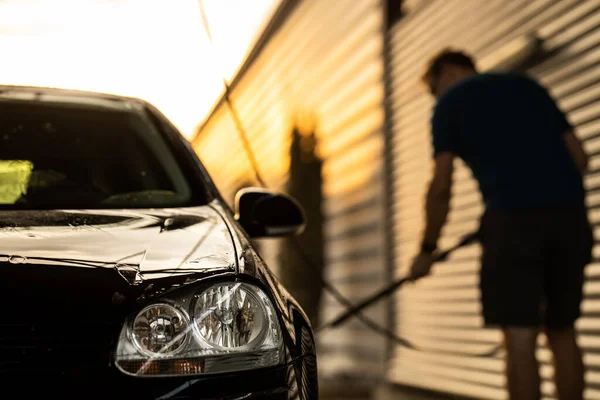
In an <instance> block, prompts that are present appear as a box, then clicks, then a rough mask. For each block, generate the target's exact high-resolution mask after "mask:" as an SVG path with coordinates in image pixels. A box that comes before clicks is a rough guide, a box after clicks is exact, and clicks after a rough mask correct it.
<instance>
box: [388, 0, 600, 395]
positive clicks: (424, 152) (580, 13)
mask: <svg viewBox="0 0 600 400" xmlns="http://www.w3.org/2000/svg"><path fill="white" fill-rule="evenodd" d="M411 3H417V2H414V1H413V2H411ZM411 5H412V6H413V7H412V9H411V12H410V14H409V15H407V16H406V17H405V18H404V19H403V20H401V21H400V22H399V23H398V24H397V25H396V26H395V27H394V28H393V29H392V31H391V32H389V35H390V37H389V41H390V42H391V47H392V49H391V52H392V55H391V64H392V75H393V79H392V81H393V88H392V92H393V95H392V99H391V100H392V108H393V125H394V128H393V132H394V139H393V149H392V150H393V158H394V166H395V168H394V170H395V171H394V180H395V186H394V215H393V218H394V226H395V240H396V248H395V249H396V251H395V253H396V254H397V257H396V265H397V274H398V276H400V275H402V274H404V273H405V272H406V268H407V266H408V264H409V262H410V259H411V257H412V256H414V254H415V253H416V251H417V249H418V244H419V240H420V235H421V229H422V223H423V217H424V215H423V199H424V191H425V183H426V182H427V181H428V179H429V178H430V174H431V167H432V164H431V145H430V142H431V139H430V133H429V118H430V112H431V107H432V106H433V100H432V99H431V98H430V97H429V96H428V95H427V93H426V91H425V90H424V88H423V87H421V86H420V82H419V77H420V74H421V73H422V71H423V68H424V65H425V63H426V61H427V60H428V58H429V57H430V56H432V55H433V54H434V53H435V52H437V51H439V50H440V49H441V48H442V47H445V46H448V45H450V46H453V47H459V48H464V49H466V50H467V51H469V52H471V53H472V54H474V55H475V56H476V57H477V58H478V59H481V60H482V64H483V66H484V67H490V66H491V65H492V63H493V61H494V60H496V59H498V58H502V57H503V56H505V52H509V51H510V50H511V49H515V48H518V47H519V40H521V39H524V38H525V36H523V35H527V34H535V35H537V36H538V37H539V38H540V39H542V46H543V50H544V51H545V54H546V57H545V58H542V59H541V60H543V61H540V62H539V63H538V64H537V65H536V66H534V67H533V68H531V69H530V70H529V72H530V73H531V74H533V75H534V76H535V77H537V78H539V79H540V80H541V82H542V83H543V84H545V85H546V86H547V87H548V88H549V89H550V91H551V92H552V94H553V95H554V96H556V98H557V99H558V100H559V103H560V105H561V106H562V108H563V109H565V110H566V111H567V112H568V115H569V119H570V120H571V121H572V123H574V124H576V125H577V128H578V130H577V133H578V135H579V136H580V137H582V138H583V139H585V146H586V148H587V149H588V150H589V151H590V152H592V153H593V154H594V157H593V158H592V162H591V165H592V167H591V169H592V170H593V172H592V173H591V174H590V175H589V176H588V177H587V178H586V184H587V187H588V189H589V190H590V192H589V195H588V202H589V204H590V205H592V206H593V207H594V210H593V211H591V217H592V220H593V221H594V223H595V224H597V223H598V222H599V220H600V212H599V211H598V207H599V206H600V195H599V194H598V190H599V189H600V173H599V169H600V139H599V138H600V102H599V100H600V68H599V65H600V47H599V44H600V1H598V0H588V1H577V0H561V1H551V0H486V1H480V0H432V1H421V2H419V4H417V5H414V4H411ZM458 164H459V166H458V168H457V171H456V178H455V179H456V180H455V188H454V197H453V200H452V204H451V207H452V211H451V214H450V216H449V225H448V226H447V228H446V229H445V231H444V234H443V239H442V241H441V245H442V246H444V247H446V246H448V245H451V244H454V243H455V242H456V241H457V240H458V238H459V237H460V236H461V235H462V234H464V233H467V232H469V231H471V230H473V229H475V228H476V227H477V225H478V218H479V216H480V214H481V213H482V211H483V208H482V204H481V199H480V195H479V193H478V191H477V186H476V183H475V181H474V180H473V179H472V178H471V176H470V172H469V171H468V170H467V169H466V167H465V166H464V165H463V164H462V162H458ZM596 250H597V251H596V254H598V251H600V249H598V248H597V249H596ZM479 255H480V248H479V247H478V246H473V247H470V248H465V249H463V250H460V251H458V252H457V253H455V254H454V255H453V256H452V257H451V259H450V260H449V262H447V263H445V264H441V265H439V266H437V267H436V268H435V270H434V274H433V276H431V277H429V278H427V279H425V280H423V281H421V282H420V283H418V284H417V285H415V286H414V287H411V288H405V289H403V290H402V291H401V292H400V293H399V294H398V296H397V298H396V299H397V302H396V305H397V308H396V309H397V316H396V323H397V332H398V333H399V334H401V335H402V336H404V337H406V338H409V339H410V340H413V341H414V343H415V344H416V345H418V346H422V347H424V348H427V349H431V350H441V351H458V352H461V353H462V355H442V354H436V353H433V352H430V353H426V352H425V353H419V352H414V351H411V350H407V349H401V348H397V350H396V351H395V354H394V359H393V362H392V363H391V367H390V368H389V370H388V373H387V377H388V379H389V380H391V381H393V382H397V383H402V384H408V385H414V386H420V387H424V388H429V389H435V390H440V391H445V392H452V393H457V394H461V395H467V396H472V397H475V398H482V399H501V398H505V396H506V393H505V390H504V388H503V387H504V377H503V373H502V369H503V363H502V360H501V356H497V357H495V358H489V359H481V358H475V357H472V356H469V354H474V353H478V352H483V351H486V350H487V349H490V348H491V347H493V346H494V345H496V344H498V343H499V341H500V333H499V332H498V331H496V330H483V329H482V328H481V327H482V324H483V321H482V318H481V316H480V305H479V300H478V298H479V293H478V290H477V283H478V268H479V261H478V258H479ZM587 272H588V282H587V283H586V286H585V293H586V298H585V301H584V305H583V309H584V311H585V316H584V318H582V319H581V320H580V322H579V325H578V327H579V328H580V329H581V337H580V341H581V344H582V345H583V346H584V348H585V363H586V365H587V367H588V372H587V374H586V380H587V383H588V389H587V391H586V398H587V399H600V356H599V354H600V336H599V335H600V283H599V279H600V264H593V265H592V266H590V267H588V271H587ZM539 357H540V359H541V360H542V368H541V369H542V374H543V378H544V382H543V393H544V398H554V397H553V385H552V384H551V376H552V367H551V363H550V354H549V352H548V350H547V348H546V347H545V346H544V339H540V349H539Z"/></svg>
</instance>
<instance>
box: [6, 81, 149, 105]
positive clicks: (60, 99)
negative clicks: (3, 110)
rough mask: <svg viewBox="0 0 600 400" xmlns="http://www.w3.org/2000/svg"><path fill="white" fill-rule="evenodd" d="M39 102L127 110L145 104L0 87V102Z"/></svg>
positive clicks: (84, 93) (101, 96)
mask: <svg viewBox="0 0 600 400" xmlns="http://www.w3.org/2000/svg"><path fill="white" fill-rule="evenodd" d="M2 100H15V101H19V100H20V101H41V102H48V103H62V104H69V103H71V104H74V105H75V104H77V105H89V106H90V107H100V108H109V109H121V110H128V109H130V108H131V106H132V105H133V104H137V105H138V106H139V105H140V104H146V102H145V101H143V100H141V99H138V98H134V97H127V96H119V95H114V94H106V93H98V92H91V91H84V90H75V89H61V88H53V87H41V86H15V85H0V101H2Z"/></svg>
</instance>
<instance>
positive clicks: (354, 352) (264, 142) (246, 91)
mask: <svg viewBox="0 0 600 400" xmlns="http://www.w3.org/2000/svg"><path fill="white" fill-rule="evenodd" d="M295 3H296V5H295V7H294V9H293V11H292V12H291V14H290V15H288V16H287V17H286V19H285V22H284V23H283V24H282V26H281V27H280V29H278V31H277V32H275V33H274V34H273V35H272V37H270V38H269V39H268V42H267V43H266V44H265V46H264V48H263V49H262V51H261V52H260V54H259V55H258V56H257V57H256V58H255V60H254V61H253V62H252V64H251V65H250V66H249V68H247V70H246V71H245V72H244V74H243V75H242V76H241V77H240V78H239V79H238V81H237V83H236V85H235V86H234V87H233V89H232V99H233V102H234V103H235V106H236V108H237V109H238V111H239V115H240V117H241V120H242V122H243V124H244V126H245V128H246V129H247V131H248V134H249V137H250V143H251V146H252V149H253V151H254V153H255V154H256V158H257V159H258V163H259V165H260V169H261V172H262V174H263V176H264V177H265V180H266V181H267V184H268V185H269V186H270V187H271V188H283V187H284V186H283V185H284V183H285V181H286V179H287V175H288V170H289V146H290V138H291V130H292V124H293V122H294V120H295V119H296V118H298V117H301V116H302V115H312V116H314V118H315V122H316V124H317V134H318V139H319V145H318V151H319V153H320V155H321V157H322V158H323V159H324V165H323V182H324V183H323V187H322V190H323V192H324V194H325V198H326V200H325V203H324V204H323V211H324V216H325V227H324V228H325V236H326V243H325V255H326V270H325V275H326V278H327V279H328V280H329V281H330V282H331V283H332V284H334V285H335V286H336V287H338V288H339V289H340V290H341V292H342V293H343V294H344V295H346V296H347V297H349V298H350V299H353V300H358V299H360V298H362V297H364V296H366V295H367V294H369V293H371V292H373V291H374V290H375V289H377V288H378V287H380V286H381V285H382V284H383V283H384V282H383V280H384V277H385V265H384V264H385V254H384V253H385V250H384V243H385V240H384V218H385V216H384V211H383V207H384V206H383V195H384V185H383V182H384V176H383V152H384V140H383V124H384V111H383V106H382V104H383V100H384V88H383V58H382V51H383V32H384V30H383V12H382V7H381V2H380V0H361V1H359V2H357V1H355V0H336V1H322V0H303V1H297V2H295ZM193 146H194V148H195V149H196V150H197V152H198V154H199V155H200V157H201V159H202V161H203V162H204V163H205V165H206V166H207V168H208V170H209V172H210V173H211V175H212V176H213V178H214V179H215V181H216V184H217V186H218V187H219V189H220V190H221V192H222V193H223V195H224V196H225V197H226V199H228V200H229V201H231V200H232V199H233V194H234V193H233V192H234V191H235V190H236V189H238V188H239V187H240V186H241V185H243V184H244V183H245V182H248V181H250V182H252V181H253V175H252V172H251V171H252V170H251V166H250V164H249V162H248V159H247V157H246V154H245V152H244V150H243V148H242V145H241V141H240V139H239V136H238V133H237V132H236V130H235V126H234V121H233V119H232V117H231V114H230V112H229V110H228V109H227V107H226V106H225V105H224V104H222V105H220V106H219V107H217V109H216V110H215V112H214V113H213V115H212V116H211V117H210V118H209V120H208V122H207V123H206V124H205V125H204V126H203V127H202V128H201V130H200V132H199V133H198V137H197V138H196V139H195V140H194V141H193ZM263 242H264V241H263ZM274 243H276V242H273V241H270V244H268V243H267V244H268V245H265V246H263V247H262V248H263V251H264V252H265V258H266V259H267V260H271V266H272V267H273V269H274V270H277V268H276V265H275V261H274V260H276V252H277V245H276V244H274ZM315 284H316V280H315ZM339 312H341V308H340V306H339V305H338V304H337V303H336V302H335V301H334V300H333V299H332V298H331V297H330V296H329V295H326V296H325V298H324V300H323V312H322V315H323V319H324V320H328V319H331V318H333V317H334V316H336V315H337V313H339ZM370 314H371V315H372V316H373V317H374V318H375V319H376V320H378V321H380V322H381V323H385V312H384V308H383V307H380V308H375V309H373V310H371V311H370ZM318 344H319V352H320V358H319V369H320V371H321V373H322V374H323V375H325V376H327V375H330V376H331V375H336V374H349V375H352V376H356V377H380V376H381V374H382V373H383V365H384V364H383V358H384V352H385V343H384V340H383V339H381V338H379V337H377V336H376V335H374V334H372V333H370V332H369V331H367V330H365V328H363V327H362V326H361V325H359V324H357V323H355V322H352V323H350V324H348V325H346V326H345V327H343V328H340V329H337V330H334V331H330V332H326V333H324V334H323V336H320V337H319V341H318Z"/></svg>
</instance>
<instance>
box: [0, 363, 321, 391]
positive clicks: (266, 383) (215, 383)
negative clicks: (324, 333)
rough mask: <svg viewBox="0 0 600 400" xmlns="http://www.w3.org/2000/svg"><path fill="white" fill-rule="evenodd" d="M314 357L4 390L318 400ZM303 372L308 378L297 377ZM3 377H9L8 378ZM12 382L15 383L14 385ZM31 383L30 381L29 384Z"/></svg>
mask: <svg viewBox="0 0 600 400" xmlns="http://www.w3.org/2000/svg"><path fill="white" fill-rule="evenodd" d="M312 365H316V361H315V356H313V355H305V356H303V357H299V358H297V359H295V360H294V361H291V362H289V363H288V364H286V365H282V366H277V367H271V368H262V369H257V370H249V371H240V372H235V373H229V374H218V375H212V376H210V375H207V376H194V377H185V378H180V377H173V378H171V377H162V378H153V377H133V376H127V375H124V374H123V373H121V372H120V371H118V370H117V369H116V368H114V367H109V368H107V369H106V370H104V371H97V372H96V373H94V374H90V373H88V371H86V372H85V373H84V372H83V371H80V372H81V373H80V374H79V376H78V374H77V370H76V369H74V373H73V374H69V376H66V375H63V376H53V377H51V376H41V377H35V376H31V377H23V376H20V377H16V376H15V377H11V379H10V380H8V379H7V380H4V379H2V380H3V381H4V382H5V384H3V390H5V391H6V392H7V393H12V394H13V396H16V397H14V398H22V399H38V398H39V399H41V398H44V399H47V398H56V399H75V398H76V399H82V400H83V399H86V400H87V399H127V400H137V399H156V400H166V399H222V400H233V399H240V400H241V399H265V400H267V399H268V400H271V399H272V400H276V399H277V400H292V399H302V400H304V399H306V400H316V399H318V389H317V386H316V379H317V377H316V369H315V370H314V371H313V369H312V367H311V366H312ZM299 374H305V375H306V376H305V377H303V378H301V379H298V375H299ZM3 378H8V377H6V376H4V377H3ZM9 382H10V383H9ZM28 382H29V383H28Z"/></svg>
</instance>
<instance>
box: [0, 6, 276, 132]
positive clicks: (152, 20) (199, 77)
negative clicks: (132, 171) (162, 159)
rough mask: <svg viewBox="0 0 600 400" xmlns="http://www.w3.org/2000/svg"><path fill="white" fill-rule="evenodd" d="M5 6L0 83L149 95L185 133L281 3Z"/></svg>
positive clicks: (0, 15)
mask: <svg viewBox="0 0 600 400" xmlns="http://www.w3.org/2000/svg"><path fill="white" fill-rule="evenodd" d="M203 1H204V8H205V11H206V14H207V18H208V21H209V24H210V28H211V31H212V32H211V33H212V36H213V45H212V46H211V45H210V43H209V41H208V38H207V36H206V33H205V31H204V27H203V25H202V18H201V13H200V7H199V3H198V0H0V57H1V59H2V62H0V84H18V85H32V86H53V87H64V88H70V89H83V90H92V91H99V92H105V93H115V94H121V95H127V96H134V97H140V98H143V99H145V100H147V101H149V102H151V103H152V104H154V105H155V106H156V107H158V108H159V109H160V110H161V111H162V112H163V113H164V114H165V115H166V116H167V117H168V118H169V119H171V121H173V122H174V123H175V125H177V127H178V128H179V129H180V130H181V131H182V133H183V134H184V135H185V136H187V137H188V138H191V137H192V135H193V131H194V128H195V127H196V126H197V125H198V124H199V123H201V122H202V121H203V120H204V119H205V118H206V116H207V114H208V113H209V112H210V110H211V109H212V107H213V105H214V103H215V102H216V101H217V100H218V98H219V97H220V95H221V93H222V91H223V82H222V79H223V76H225V77H227V78H228V79H231V78H232V77H233V76H234V75H235V72H236V71H237V69H238V68H239V66H240V64H241V62H243V60H244V59H245V57H246V55H247V53H248V51H249V50H250V49H251V47H252V45H253V43H254V42H255V40H256V38H257V36H258V34H260V31H261V30H262V29H263V27H264V26H265V24H266V23H267V22H268V20H269V19H270V16H271V15H272V13H273V12H274V11H275V9H276V7H277V5H278V4H279V0H203Z"/></svg>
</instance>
